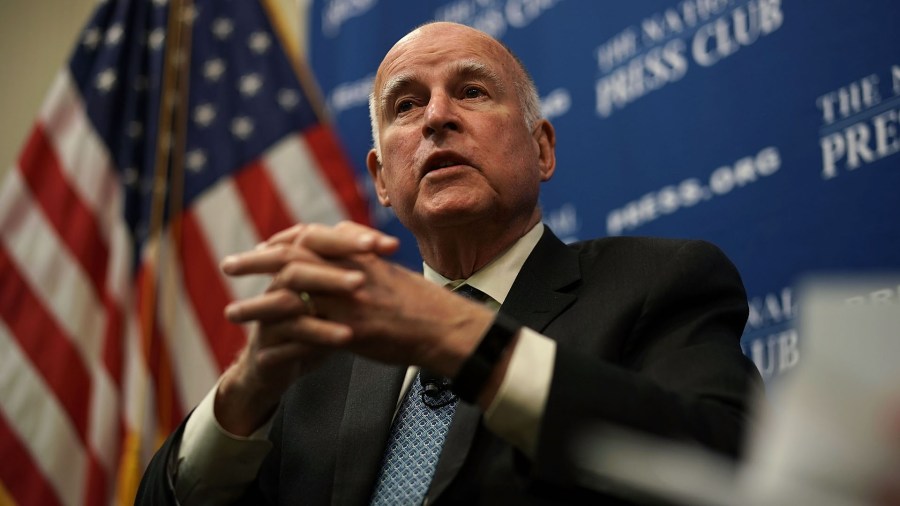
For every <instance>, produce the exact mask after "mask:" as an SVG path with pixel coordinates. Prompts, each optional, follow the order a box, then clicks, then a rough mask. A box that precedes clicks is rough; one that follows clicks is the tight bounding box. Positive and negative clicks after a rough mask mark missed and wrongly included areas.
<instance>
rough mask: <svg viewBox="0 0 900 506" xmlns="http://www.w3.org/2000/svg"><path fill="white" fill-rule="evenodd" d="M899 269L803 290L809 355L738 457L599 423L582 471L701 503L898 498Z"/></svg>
mask: <svg viewBox="0 0 900 506" xmlns="http://www.w3.org/2000/svg"><path fill="white" fill-rule="evenodd" d="M898 290H900V276H897V275H890V276H878V277H873V276H867V277H850V276H828V277H816V278H811V279H809V280H807V281H805V282H803V283H801V284H800V286H799V290H798V293H799V296H800V299H799V308H800V309H799V311H800V320H799V321H800V327H799V331H800V334H801V335H802V336H803V348H804V350H803V353H804V355H803V357H804V358H803V362H802V363H801V364H800V366H799V367H797V368H796V370H794V371H793V372H792V373H791V374H790V375H787V376H786V377H784V378H783V379H781V381H779V382H778V383H776V384H775V385H772V388H771V389H770V391H769V394H768V400H767V401H765V402H762V403H760V404H759V405H758V408H759V409H758V417H757V425H756V426H755V428H754V430H753V433H752V435H751V438H750V440H749V443H748V450H747V457H746V459H745V461H744V462H743V463H741V464H738V465H735V464H734V463H731V462H728V461H725V460H723V459H721V458H719V457H717V456H714V455H711V454H708V453H706V452H704V451H702V450H700V449H698V448H696V447H693V446H687V445H684V446H676V445H671V444H667V443H663V442H657V441H652V440H648V439H647V438H644V437H643V436H640V435H637V434H634V433H625V432H621V431H619V430H618V429H613V428H598V430H596V431H595V432H592V433H590V434H588V435H586V436H585V438H584V440H583V442H584V443H585V444H583V445H580V449H579V452H578V453H579V454H580V456H581V459H580V461H581V462H582V465H583V471H584V479H585V480H587V481H589V482H591V483H594V484H595V486H598V487H610V486H614V487H624V488H626V489H629V490H632V491H633V493H634V495H635V497H636V498H638V499H639V500H640V499H646V500H650V501H653V500H656V498H662V499H663V500H665V501H672V502H675V503H683V504H692V505H701V504H706V505H720V506H721V505H725V506H757V505H758V506H763V505H788V504H790V505H816V506H850V505H870V504H871V505H895V504H900V493H898V492H900V364H898V361H900V336H898V333H900V300H898V298H900V297H898Z"/></svg>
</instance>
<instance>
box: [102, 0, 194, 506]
mask: <svg viewBox="0 0 900 506" xmlns="http://www.w3.org/2000/svg"><path fill="white" fill-rule="evenodd" d="M189 1H190V0H171V1H170V2H169V17H168V20H167V25H166V48H165V54H164V59H163V62H164V63H163V76H162V87H161V88H162V90H161V91H162V92H161V96H160V108H159V127H158V130H157V137H156V146H155V150H156V152H155V165H154V168H153V186H152V189H151V192H152V196H151V214H150V227H149V233H148V239H147V248H146V251H147V263H146V266H147V272H146V275H145V276H144V277H143V280H144V282H143V283H142V284H141V286H140V287H139V289H140V290H141V297H140V300H141V304H140V307H139V308H138V318H139V321H140V329H141V337H142V338H141V344H142V353H143V358H144V360H145V362H146V364H147V371H148V376H149V377H150V379H148V376H143V383H142V387H141V388H139V391H140V392H141V393H140V400H139V412H140V416H138V417H137V422H136V424H137V426H136V427H134V430H133V432H132V433H131V434H129V435H128V437H126V440H125V443H124V446H123V449H122V458H121V460H120V467H119V472H118V483H117V488H118V493H117V499H118V500H117V503H118V504H132V503H133V502H134V499H135V497H136V495H137V489H138V486H139V484H140V477H141V475H142V471H143V469H142V466H141V455H142V454H143V453H144V451H143V447H144V440H143V436H144V432H145V429H144V424H146V423H148V420H147V408H148V407H149V404H150V400H151V397H152V393H151V387H150V384H149V383H150V382H151V381H153V379H152V370H153V367H152V359H153V356H152V353H153V348H154V342H153V341H154V334H155V326H156V319H157V314H158V311H157V308H158V299H159V297H158V296H159V292H160V287H159V286H158V285H159V284H162V281H163V280H162V273H164V272H165V270H166V269H165V268H164V267H163V266H162V262H163V260H164V259H163V258H162V255H163V253H162V250H163V236H162V234H163V226H164V220H165V214H164V209H165V203H166V195H167V190H168V189H169V183H170V181H169V168H170V164H171V169H172V181H171V183H172V186H173V191H172V192H171V199H170V206H172V205H176V206H178V207H176V208H173V207H170V212H172V211H175V210H179V211H180V205H181V203H180V199H181V198H182V195H181V194H182V193H183V190H182V188H183V170H181V169H178V170H176V168H177V167H178V166H177V163H181V164H182V166H181V167H182V168H183V160H184V158H183V155H179V154H178V153H177V150H178V148H179V147H180V148H181V149H183V147H184V131H185V128H184V127H181V128H179V127H178V124H177V123H175V124H174V125H173V109H176V108H177V109H178V110H179V111H180V110H181V109H184V110H185V111H186V108H187V104H186V102H187V95H188V93H187V84H186V81H187V78H186V76H185V77H181V76H182V75H183V74H187V72H186V69H188V68H189V66H188V65H186V64H184V62H185V61H189V58H190V53H189V51H190V44H189V43H188V44H187V48H186V49H185V48H184V47H183V46H184V42H183V41H184V39H185V38H189V35H190V31H189V30H190V29H191V25H190V24H189V23H185V12H186V9H185V8H184V5H185V3H186V2H189ZM185 35H187V36H188V37H185ZM182 82H183V83H184V84H181V83H182ZM179 111H176V113H175V114H174V116H175V120H174V121H176V122H177V121H179V119H181V120H183V119H184V117H185V116H186V112H179ZM173 148H174V149H173ZM176 162H177V163H176ZM176 190H177V192H178V195H175V191H176ZM174 200H178V201H179V202H178V203H177V204H172V203H171V201H174ZM172 216H176V215H174V214H173V215H172ZM176 228H177V229H178V230H176ZM178 231H180V226H178V225H176V224H175V223H174V222H173V230H172V236H173V237H178V236H179V235H178V233H177V232H178ZM175 251H178V249H177V248H176V249H175ZM166 285H168V287H169V288H170V289H171V286H172V284H171V283H166ZM160 344H162V343H160ZM157 349H159V350H160V352H159V353H158V357H157V359H158V360H159V377H158V378H156V381H155V383H156V386H157V388H156V389H155V390H156V402H155V403H154V404H155V406H156V409H157V413H156V414H155V416H154V418H155V419H156V420H155V421H156V427H155V431H154V445H158V443H159V435H160V434H161V433H164V432H167V431H168V426H169V425H171V419H172V417H173V413H171V412H170V411H171V410H170V406H171V402H172V399H171V398H170V397H171V391H172V388H173V385H172V378H171V371H170V367H169V362H168V357H166V355H165V353H163V352H162V351H161V349H160V347H157Z"/></svg>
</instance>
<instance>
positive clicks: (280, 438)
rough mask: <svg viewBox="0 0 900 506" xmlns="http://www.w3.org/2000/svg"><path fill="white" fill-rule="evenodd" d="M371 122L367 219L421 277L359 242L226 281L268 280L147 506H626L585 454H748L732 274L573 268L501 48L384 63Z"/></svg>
mask: <svg viewBox="0 0 900 506" xmlns="http://www.w3.org/2000/svg"><path fill="white" fill-rule="evenodd" d="M370 112H371V117H372V129H373V136H374V142H375V147H374V149H373V150H372V151H371V152H370V153H369V155H368V158H367V160H366V163H367V166H368V168H369V172H370V174H371V176H372V178H373V180H374V183H375V189H376V191H377V195H378V199H379V201H380V202H381V204H382V205H385V206H390V207H391V208H393V210H394V211H395V212H396V214H397V217H398V218H399V219H400V220H401V221H402V223H403V224H404V225H405V226H406V227H408V228H409V229H410V230H411V231H412V232H413V234H414V235H415V237H416V239H417V242H418V246H419V249H420V251H421V254H422V257H423V259H424V261H425V267H424V268H425V276H424V277H423V276H421V275H418V274H415V273H413V272H410V271H408V270H405V269H403V268H402V267H399V266H397V265H395V264H392V263H390V262H389V261H387V260H385V256H386V255H388V254H390V253H391V252H393V251H394V250H395V249H396V247H397V242H396V240H395V239H393V238H391V237H387V236H385V235H382V234H380V233H378V232H377V231H375V230H371V229H368V228H366V227H363V226H360V225H355V224H350V223H344V224H341V225H338V226H337V227H333V228H329V227H324V226H317V225H306V226H303V225H301V226H297V227H294V228H292V229H290V230H287V231H284V232H282V233H280V234H277V235H276V236H275V237H273V238H272V239H270V240H269V241H267V244H266V246H265V247H262V248H257V249H256V250H254V251H252V252H247V253H244V254H240V255H235V256H233V257H229V258H227V259H225V260H224V261H223V269H224V271H225V272H226V273H227V274H229V275H236V276H240V275H246V274H259V273H267V274H271V275H272V276H273V281H272V283H271V286H270V287H269V289H268V290H267V292H266V293H264V294H261V295H260V296H258V297H255V298H252V299H248V300H243V301H237V302H235V303H233V304H232V305H230V306H229V307H228V308H227V309H226V316H227V317H228V318H229V319H230V320H232V321H235V322H255V323H256V330H255V331H254V332H253V335H252V336H251V338H250V340H249V342H248V344H247V346H246V348H245V350H244V351H243V353H242V354H241V355H240V357H239V358H238V360H237V361H236V362H235V364H234V365H233V366H232V367H230V368H229V369H228V370H227V371H226V372H225V373H224V374H223V376H222V378H221V380H220V382H219V383H218V385H217V387H216V388H215V389H214V391H213V392H211V393H210V395H209V396H208V397H207V398H206V399H205V400H204V401H203V402H202V403H201V404H200V406H199V407H198V408H197V409H196V410H195V411H194V413H193V414H192V415H191V416H190V417H189V419H188V421H187V423H186V424H184V425H183V426H182V428H180V429H179V430H178V431H177V432H176V433H175V434H173V436H172V437H170V438H169V440H168V441H167V442H166V444H165V445H164V446H163V448H162V449H161V450H160V452H159V453H158V454H157V456H156V457H155V459H154V462H153V463H152V464H151V466H150V468H149V469H148V471H147V473H146V475H145V478H144V481H143V483H142V487H141V491H140V494H139V501H142V502H144V503H147V504H157V503H160V502H172V501H173V499H174V497H175V496H177V497H178V499H179V500H180V501H181V503H182V504H191V503H209V502H228V501H232V500H240V501H243V502H244V503H246V504H260V503H274V504H326V503H336V504H367V503H371V504H415V503H421V502H423V500H424V501H425V502H429V503H430V502H433V501H439V502H447V503H458V502H463V501H467V502H473V503H479V504H480V503H497V502H500V503H514V504H519V503H548V504H559V503H564V502H591V503H597V504H601V503H602V504H630V503H629V502H628V501H629V499H628V498H627V493H625V494H624V495H621V493H622V490H619V489H617V488H616V487H615V486H614V485H610V486H609V487H605V486H602V487H600V489H598V488H597V487H596V482H592V484H591V486H590V487H587V486H584V483H581V482H580V481H579V480H578V476H579V473H578V472H577V470H576V469H575V468H576V466H575V465H574V463H573V462H574V460H573V457H572V453H571V451H570V450H571V448H572V446H573V444H577V442H578V435H579V434H581V433H582V432H581V431H583V430H596V429H597V428H598V427H599V426H601V425H602V424H611V425H615V426H622V427H626V428H628V429H633V430H636V431H641V432H646V433H650V434H653V435H655V436H661V437H666V438H672V439H678V440H682V441H688V442H693V443H697V444H699V445H703V446H705V447H707V448H711V449H714V450H717V451H719V452H722V453H725V454H728V455H737V454H738V453H739V450H740V444H741V439H742V432H743V429H744V425H745V422H746V418H747V416H746V411H747V399H748V396H749V392H750V390H751V388H752V387H753V385H754V384H757V382H758V375H757V373H756V369H755V368H754V366H753V364H752V363H751V362H749V361H748V360H747V359H746V358H745V357H744V356H743V354H742V352H741V349H740V346H739V344H738V343H739V337H740V334H741V332H742V329H743V326H744V322H745V319H746V314H747V303H746V297H745V294H744V291H743V287H742V285H741V281H740V278H739V276H738V274H737V272H736V270H735V269H734V267H733V266H732V265H731V263H730V262H729V261H728V260H727V259H726V258H725V257H724V256H723V255H722V254H721V252H719V251H718V250H717V249H716V248H715V247H713V246H711V245H709V244H707V243H703V242H697V241H674V240H662V239H637V238H608V239H599V240H595V241H588V242H583V243H578V244H573V245H569V246H566V245H564V244H563V243H562V242H560V241H559V240H558V239H557V238H556V237H555V236H554V235H553V233H552V232H551V231H550V230H548V229H546V228H545V227H544V226H543V225H542V224H541V212H540V208H539V207H538V193H539V187H540V184H541V183H542V182H543V181H546V180H548V179H550V177H551V176H552V175H553V172H554V170H555V168H556V159H555V154H554V149H555V133H554V130H553V127H552V126H551V124H550V123H549V122H548V121H546V120H544V119H542V118H541V117H540V112H539V104H538V96H537V92H536V90H535V88H534V84H533V83H532V81H531V79H530V77H529V76H528V74H527V72H526V71H525V69H524V67H523V66H522V64H521V63H520V62H519V61H518V59H517V58H516V57H515V56H514V55H513V54H512V53H510V51H509V50H508V49H507V48H505V47H504V46H503V45H502V44H500V43H499V42H497V41H496V40H494V39H492V38H491V37H489V36H487V35H486V34H484V33H481V32H479V31H477V30H474V29H471V28H468V27H465V26H462V25H457V24H452V23H432V24H428V25H425V26H422V27H420V28H418V29H416V30H414V31H413V32H411V33H410V34H408V35H407V36H406V37H404V38H403V39H401V40H400V41H399V42H397V44H395V45H394V47H393V48H392V49H391V50H390V51H389V52H388V54H387V55H386V56H385V58H384V60H383V61H382V63H381V65H380V67H379V69H378V73H377V76H376V79H375V84H374V91H373V94H372V100H371V103H370ZM448 287H449V288H451V289H456V290H457V291H459V292H461V293H464V294H465V295H466V296H467V298H469V299H477V300H467V299H466V298H463V297H460V296H459V294H454V293H452V292H451V291H450V290H448V289H447V288H448ZM498 308H499V312H498ZM420 368H421V373H420V372H419V370H420ZM443 377H445V378H450V379H452V384H450V385H449V387H447V385H445V383H444V382H443V380H442V379H441V378H443ZM457 396H458V397H459V398H460V399H461V400H458V399H457ZM423 435H424V437H422V436H423Z"/></svg>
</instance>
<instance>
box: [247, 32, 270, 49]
mask: <svg viewBox="0 0 900 506" xmlns="http://www.w3.org/2000/svg"><path fill="white" fill-rule="evenodd" d="M248 45H249V46H250V49H251V50H252V51H253V52H254V53H256V54H263V53H265V52H266V51H267V50H268V49H269V46H271V45H272V39H271V38H270V37H269V34H267V33H266V32H253V33H252V34H250V40H249V42H248Z"/></svg>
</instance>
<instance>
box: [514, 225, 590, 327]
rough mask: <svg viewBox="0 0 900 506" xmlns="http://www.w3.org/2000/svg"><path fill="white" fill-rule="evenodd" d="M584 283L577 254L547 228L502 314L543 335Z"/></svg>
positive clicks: (520, 273)
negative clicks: (574, 291)
mask: <svg viewBox="0 0 900 506" xmlns="http://www.w3.org/2000/svg"><path fill="white" fill-rule="evenodd" d="M580 280H581V269H580V267H579V265H578V254H577V253H576V252H575V251H573V250H571V249H569V248H568V247H567V246H566V245H565V244H563V242H562V241H560V240H559V239H557V237H556V236H555V235H554V234H553V232H551V231H550V229H549V228H546V227H545V228H544V235H543V236H541V240H540V241H538V243H537V245H536V246H535V247H534V250H533V251H532V252H531V254H530V255H528V259H527V260H526V261H525V264H524V265H523V266H522V270H521V271H519V275H518V276H516V281H515V282H514V283H513V285H512V288H510V290H509V294H508V295H507V296H506V301H505V302H504V303H503V306H502V307H501V308H500V311H503V312H504V313H506V314H508V315H510V316H512V317H513V318H515V319H516V320H517V321H518V322H519V323H521V324H522V325H524V326H526V327H528V328H530V329H532V330H536V331H538V332H542V331H543V330H544V329H545V328H547V325H549V324H550V322H551V321H553V319H555V318H556V317H557V316H559V314H560V313H562V312H563V310H565V309H566V308H567V307H569V306H570V305H571V304H572V303H573V302H575V299H576V298H577V297H576V296H575V294H574V293H572V292H571V290H567V288H571V287H572V286H574V285H575V284H576V283H578V281H580Z"/></svg>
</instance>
